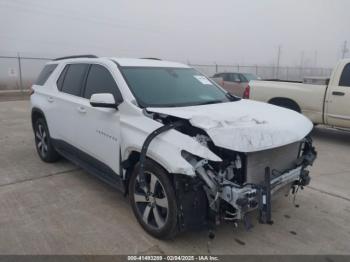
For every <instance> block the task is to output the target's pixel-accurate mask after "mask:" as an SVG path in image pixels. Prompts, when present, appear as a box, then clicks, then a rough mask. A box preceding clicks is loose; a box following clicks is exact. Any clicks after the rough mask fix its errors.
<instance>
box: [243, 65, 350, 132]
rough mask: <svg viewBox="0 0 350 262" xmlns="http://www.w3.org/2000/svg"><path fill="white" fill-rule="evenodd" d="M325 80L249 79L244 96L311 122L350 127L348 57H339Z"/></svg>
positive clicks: (349, 67)
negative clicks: (321, 83) (327, 79)
mask: <svg viewBox="0 0 350 262" xmlns="http://www.w3.org/2000/svg"><path fill="white" fill-rule="evenodd" d="M327 82H328V84H327V85H309V84H302V83H289V82H273V81H251V82H249V86H248V87H247V88H246V90H245V92H244V97H245V98H250V99H252V100H258V101H263V102H267V103H270V104H274V105H278V106H281V107H285V108H289V109H292V110H295V111H298V112H300V113H302V114H304V115H305V116H307V117H308V118H309V119H310V120H311V121H312V122H313V123H314V124H325V125H329V126H334V127H340V128H350V59H344V60H341V61H339V62H338V64H337V65H336V67H335V68H334V70H333V72H332V74H331V78H330V79H329V81H327Z"/></svg>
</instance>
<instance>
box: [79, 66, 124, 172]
mask: <svg viewBox="0 0 350 262" xmlns="http://www.w3.org/2000/svg"><path fill="white" fill-rule="evenodd" d="M97 93H111V94H113V95H114V98H115V99H116V101H120V100H121V99H120V97H121V95H120V92H119V89H118V86H117V85H116V82H115V80H114V78H113V76H112V74H111V73H110V72H109V70H108V69H107V68H106V67H105V66H102V65H97V64H93V65H91V66H90V68H89V71H88V75H87V78H86V84H85V89H84V91H83V95H82V96H83V99H81V102H80V109H81V110H80V112H79V114H80V117H79V118H78V127H77V133H79V136H78V137H77V143H78V144H79V148H81V149H82V150H83V151H84V152H86V153H88V154H89V155H90V156H92V157H93V158H94V159H96V160H98V162H100V163H101V164H102V166H101V167H97V168H98V169H101V168H106V166H107V167H108V168H109V169H111V170H113V172H114V173H116V174H119V173H120V171H119V165H120V163H119V161H120V160H119V157H120V156H119V154H120V112H119V111H118V110H117V109H114V108H100V107H92V106H91V105H90V102H89V99H90V98H91V95H92V94H97ZM107 171H108V170H107Z"/></svg>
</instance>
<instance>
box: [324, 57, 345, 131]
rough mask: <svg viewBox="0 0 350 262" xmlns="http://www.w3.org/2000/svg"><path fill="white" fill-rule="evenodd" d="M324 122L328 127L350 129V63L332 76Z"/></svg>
mask: <svg viewBox="0 0 350 262" xmlns="http://www.w3.org/2000/svg"><path fill="white" fill-rule="evenodd" d="M326 103H327V107H326V121H327V124H329V125H334V126H338V127H345V128H350V106H349V104H350V63H348V64H346V65H345V66H344V69H343V71H342V72H341V73H340V74H338V75H334V76H333V81H332V82H331V83H330V84H329V87H328V90H327V99H326Z"/></svg>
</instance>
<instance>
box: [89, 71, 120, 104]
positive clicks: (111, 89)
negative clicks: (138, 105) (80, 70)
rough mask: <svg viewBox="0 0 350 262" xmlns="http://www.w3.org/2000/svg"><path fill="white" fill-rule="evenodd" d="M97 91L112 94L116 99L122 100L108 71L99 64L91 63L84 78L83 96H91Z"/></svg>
mask: <svg viewBox="0 0 350 262" xmlns="http://www.w3.org/2000/svg"><path fill="white" fill-rule="evenodd" d="M97 93H110V94H113V96H114V99H115V100H116V101H122V98H121V94H120V92H119V89H118V86H117V84H116V82H115V81H114V79H113V77H112V75H111V74H110V72H109V71H108V70H107V69H106V68H105V67H103V66H101V65H91V67H90V70H89V74H88V76H87V79H86V86H85V92H84V97H85V98H87V99H90V98H91V95H93V94H97Z"/></svg>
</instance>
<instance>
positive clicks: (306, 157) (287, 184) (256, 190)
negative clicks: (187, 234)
mask: <svg viewBox="0 0 350 262" xmlns="http://www.w3.org/2000/svg"><path fill="white" fill-rule="evenodd" d="M148 116H149V117H151V118H153V119H154V120H156V121H158V122H161V123H162V124H163V125H164V126H162V127H161V128H159V129H157V130H155V131H153V132H152V133H151V134H150V135H149V136H148V138H147V139H146V141H145V143H144V146H143V148H142V152H141V157H140V166H141V170H140V172H141V175H142V174H143V162H144V160H145V158H146V152H147V148H148V145H149V144H150V142H151V140H152V139H153V138H155V137H156V136H157V135H159V134H160V133H162V132H165V131H168V130H170V129H175V130H177V131H179V132H181V133H183V134H185V135H188V136H191V137H193V138H194V139H195V140H196V141H197V142H198V143H199V144H201V145H202V146H205V147H207V148H208V149H209V150H210V151H211V152H213V153H214V154H215V155H217V156H218V157H219V158H221V159H222V161H218V162H215V161H210V160H208V159H203V158H201V157H198V156H196V155H194V154H193V153H190V152H187V151H185V150H183V151H182V152H181V155H182V157H183V158H184V159H185V160H186V161H187V162H188V163H189V164H190V165H191V166H192V167H193V170H194V171H195V174H196V176H195V177H186V176H181V175H178V176H174V184H175V190H176V195H177V198H178V199H177V200H178V205H179V210H180V212H179V224H180V230H184V229H186V228H193V227H201V226H202V225H203V224H207V225H208V224H209V225H212V226H214V225H217V224H219V223H220V222H221V221H232V222H233V223H234V225H237V224H238V222H239V221H243V222H245V225H246V226H247V227H248V228H249V227H250V222H249V220H248V219H247V214H248V213H249V212H251V211H253V210H256V209H258V210H259V218H258V220H259V222H260V223H272V218H271V199H272V196H274V195H277V194H276V193H277V192H281V191H284V190H285V193H290V192H291V193H292V194H296V192H297V191H298V188H301V189H302V188H303V187H304V186H306V185H307V184H309V182H310V176H309V171H308V170H307V167H308V166H310V165H312V164H313V162H314V160H315V159H316V156H317V153H316V151H315V148H314V147H313V145H312V140H311V138H310V137H306V138H304V139H302V140H301V141H296V142H293V143H290V144H287V145H283V146H279V147H274V148H269V149H266V150H260V151H256V152H251V151H250V152H237V151H235V150H230V149H227V148H223V147H219V146H217V145H215V144H214V142H213V140H212V139H211V138H210V137H209V135H208V134H207V132H206V131H204V130H202V129H201V128H198V127H195V126H193V125H191V123H190V121H188V120H185V119H179V118H177V117H172V116H168V115H161V114H157V113H154V114H150V115H148Z"/></svg>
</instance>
